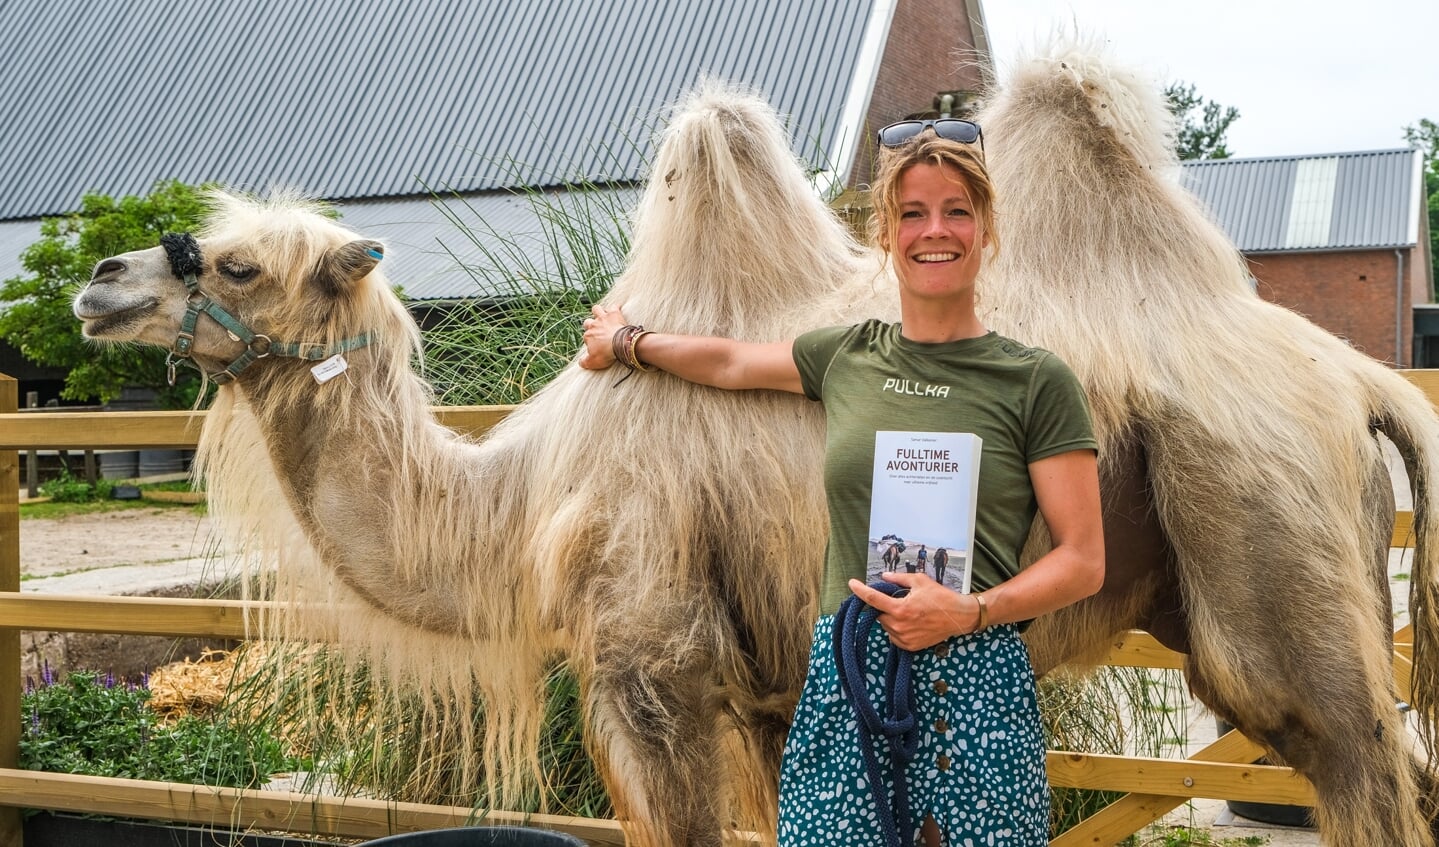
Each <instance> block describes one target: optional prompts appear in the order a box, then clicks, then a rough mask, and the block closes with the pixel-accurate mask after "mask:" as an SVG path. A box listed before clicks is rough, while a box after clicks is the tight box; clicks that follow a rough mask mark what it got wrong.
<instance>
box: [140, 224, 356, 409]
mask: <svg viewBox="0 0 1439 847" xmlns="http://www.w3.org/2000/svg"><path fill="white" fill-rule="evenodd" d="M160 246H161V247H163V248H165V255H166V257H167V258H169V260H170V270H171V272H172V273H174V274H175V276H177V277H179V278H180V279H182V280H184V282H185V290H187V291H189V292H190V297H189V299H188V300H187V301H186V304H185V316H184V317H183V318H181V319H180V331H179V333H177V334H176V336H175V343H174V344H173V345H171V347H170V353H169V355H168V356H166V357H165V368H166V376H167V378H168V379H169V382H170V384H171V385H174V384H175V366H176V365H178V364H180V363H181V362H183V363H185V364H188V365H190V366H191V367H193V368H194V369H195V370H197V371H200V372H201V373H202V374H204V375H205V376H206V377H208V378H209V379H212V380H214V381H215V384H216V385H224V384H226V383H228V382H233V381H234V380H235V378H236V377H238V376H239V375H240V372H241V371H243V370H245V369H246V368H248V367H249V366H250V365H252V364H254V363H255V362H257V361H259V360H261V359H266V358H269V357H271V356H282V357H285V358H290V359H304V360H305V361H307V362H318V361H321V360H323V359H328V358H330V357H331V356H335V355H338V354H340V353H348V352H350V351H351V350H358V349H360V348H361V347H364V346H366V345H368V344H369V343H370V342H371V341H373V340H374V337H373V336H372V335H371V334H370V333H368V332H362V333H360V334H359V335H352V336H350V337H349V338H345V339H341V340H340V341H337V342H335V343H334V344H316V343H306V342H286V341H272V340H271V339H270V336H268V335H265V334H264V333H257V332H253V331H252V330H251V329H250V328H249V327H247V326H245V324H244V323H242V322H241V321H240V319H239V318H236V317H235V316H234V315H232V314H230V312H228V311H227V310H226V309H225V307H224V306H221V305H220V304H219V303H216V302H215V301H214V300H212V299H210V297H209V296H208V295H206V294H205V293H204V292H203V291H201V290H200V276H199V275H200V271H201V270H202V269H203V268H204V260H203V258H202V257H201V254H200V245H199V243H198V242H196V241H195V237H194V236H192V235H191V234H190V233H188V232H179V233H175V232H167V233H165V235H163V236H161V238H160ZM202 314H204V315H209V316H210V318H211V319H213V320H214V321H215V322H216V323H218V324H219V325H220V326H222V327H224V328H225V331H226V332H227V333H229V334H230V337H231V338H233V339H235V340H236V341H241V342H244V344H245V350H244V352H242V353H241V354H240V355H238V356H236V357H235V358H234V359H233V360H232V361H231V362H230V364H228V365H226V366H225V369H224V370H221V371H218V372H216V373H208V372H206V371H205V369H204V368H201V367H200V365H199V364H198V363H197V362H196V361H195V359H194V349H195V327H196V325H198V324H199V322H200V315H202Z"/></svg>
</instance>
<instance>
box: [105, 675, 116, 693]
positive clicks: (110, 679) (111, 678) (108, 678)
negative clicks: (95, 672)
mask: <svg viewBox="0 0 1439 847" xmlns="http://www.w3.org/2000/svg"><path fill="white" fill-rule="evenodd" d="M114 687H115V672H114V671H110V672H109V673H107V674H105V688H106V689H107V690H108V689H111V688H114Z"/></svg>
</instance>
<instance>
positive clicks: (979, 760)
mask: <svg viewBox="0 0 1439 847" xmlns="http://www.w3.org/2000/svg"><path fill="white" fill-rule="evenodd" d="M833 626H834V617H833V616H832V615H826V616H824V617H822V618H820V619H819V622H818V623H816V624H815V629H814V641H813V643H812V644H811V645H810V654H809V655H810V659H809V676H808V677H807V678H806V679H805V684H804V693H803V694H801V695H800V701H799V706H798V707H797V708H796V709H795V715H794V725H793V726H792V727H791V728H790V732H789V740H788V741H787V742H786V744H785V750H784V764H783V766H782V768H781V770H780V786H779V844H780V847H818V845H826V847H837V846H838V845H870V844H882V843H883V836H882V835H881V834H880V830H879V816H878V812H877V811H876V809H875V802H874V798H873V796H872V794H871V792H870V787H869V784H868V783H869V778H868V776H867V775H866V771H865V764H864V757H863V754H862V753H861V751H860V749H859V743H860V742H859V729H858V724H857V722H856V718H855V716H854V711H853V710H852V709H851V708H850V704H849V701H848V700H847V699H845V697H844V695H843V694H842V693H841V692H840V685H839V675H838V673H837V671H836V668H835V658H834V648H833V644H832V641H831V632H832V629H833ZM888 648H889V636H888V635H887V634H886V633H885V631H884V630H883V629H882V628H881V627H879V626H878V625H875V626H874V628H873V629H872V630H871V631H870V637H869V643H868V646H867V648H866V651H865V656H866V661H867V667H866V673H865V677H866V680H867V684H868V685H869V689H870V696H871V697H872V698H874V699H875V700H876V701H878V700H879V699H880V696H881V694H880V688H881V684H882V683H883V680H884V656H885V652H886V651H887V650H888ZM912 678H913V680H914V695H915V697H914V699H915V714H916V715H917V716H918V718H919V720H920V725H921V737H920V744H919V751H918V752H917V753H916V754H915V757H914V759H913V760H912V761H911V762H910V763H909V766H908V769H907V777H908V780H909V805H910V811H911V820H910V821H908V822H907V823H908V825H909V827H910V832H911V834H912V837H917V835H918V833H919V829H920V825H921V824H922V823H923V821H924V819H925V818H926V817H933V818H934V820H935V822H936V823H938V824H939V828H940V831H941V832H943V833H944V843H945V844H946V845H950V847H1044V845H1047V844H1048V843H1049V782H1048V780H1047V779H1046V778H1045V772H1044V732H1043V729H1042V728H1041V725H1040V722H1039V703H1038V695H1037V694H1036V692H1035V686H1034V669H1033V667H1031V665H1030V663H1029V653H1028V652H1027V651H1026V650H1025V648H1024V644H1023V642H1021V641H1020V638H1019V632H1018V630H1017V629H1016V628H1015V627H1014V626H1013V625H1012V624H1011V625H1001V626H993V627H990V628H988V629H986V630H984V631H983V632H980V633H976V634H974V635H960V636H955V637H954V638H951V639H949V640H948V641H945V642H943V643H941V644H937V645H935V646H934V647H931V648H929V649H928V650H923V651H920V652H919V653H916V654H915V656H914V665H913V677H912ZM875 744H876V745H877V746H876V754H877V755H878V757H879V761H880V762H881V763H883V764H882V768H881V769H882V770H883V772H884V779H885V780H886V782H887V783H888V781H889V780H890V779H891V777H890V772H889V765H888V762H889V754H888V750H887V748H886V747H884V746H883V745H884V742H883V741H882V740H876V742H875ZM885 796H886V797H890V796H893V786H892V785H889V784H886V786H885ZM903 825H904V822H901V826H903ZM901 840H903V835H902V836H901ZM906 843H908V842H906Z"/></svg>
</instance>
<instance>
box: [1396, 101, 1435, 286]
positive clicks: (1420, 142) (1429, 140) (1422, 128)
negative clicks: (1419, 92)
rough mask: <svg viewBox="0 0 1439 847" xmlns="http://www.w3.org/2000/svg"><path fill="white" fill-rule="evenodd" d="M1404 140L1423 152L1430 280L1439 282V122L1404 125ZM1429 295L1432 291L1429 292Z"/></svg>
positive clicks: (1422, 120)
mask: <svg viewBox="0 0 1439 847" xmlns="http://www.w3.org/2000/svg"><path fill="white" fill-rule="evenodd" d="M1404 140H1405V141H1407V142H1409V146H1410V147H1413V148H1415V149H1417V150H1421V151H1423V153H1424V191H1425V193H1426V194H1427V195H1428V198H1429V199H1428V203H1429V262H1430V265H1431V267H1432V272H1431V274H1430V277H1429V279H1430V282H1431V284H1433V283H1434V282H1439V124H1435V123H1434V122H1433V121H1431V120H1429V119H1428V118H1420V119H1419V123H1418V124H1416V125H1414V126H1406V127H1404ZM1430 293H1431V295H1432V294H1433V292H1430Z"/></svg>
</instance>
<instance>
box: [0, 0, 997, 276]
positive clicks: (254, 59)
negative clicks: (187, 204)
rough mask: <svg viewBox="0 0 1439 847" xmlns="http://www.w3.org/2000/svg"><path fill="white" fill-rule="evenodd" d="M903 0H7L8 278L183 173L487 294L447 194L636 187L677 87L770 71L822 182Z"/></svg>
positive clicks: (409, 269)
mask: <svg viewBox="0 0 1439 847" xmlns="http://www.w3.org/2000/svg"><path fill="white" fill-rule="evenodd" d="M896 2H897V0H733V1H732V2H726V3H717V2H708V0H463V1H462V0H405V2H395V0H345V1H344V2H342V1H341V0H318V2H317V0H230V2H226V3H200V4H192V5H190V6H185V7H183V10H182V9H181V7H177V6H176V5H175V4H174V3H173V2H169V0H127V2H124V3H98V4H97V3H94V2H91V1H90V0H15V2H8V3H0V54H3V55H5V56H6V58H7V61H6V67H7V73H6V74H5V75H4V76H0V139H3V144H4V149H5V151H6V154H7V155H6V156H4V157H3V158H0V248H3V249H4V251H5V252H4V255H0V279H3V278H6V277H9V276H12V275H14V274H16V273H19V272H20V271H21V268H20V267H19V263H18V252H19V249H20V248H23V247H24V246H25V245H27V244H29V243H30V242H31V241H33V240H34V233H35V232H36V230H37V226H36V223H35V220H36V219H37V218H39V217H41V216H46V215H55V214H63V213H65V212H67V211H70V210H72V209H75V208H78V207H79V204H80V198H81V197H82V196H83V194H85V193H86V192H91V191H94V192H100V193H103V194H108V195H111V196H122V195H127V194H145V193H147V192H148V191H149V190H150V188H151V187H152V186H153V185H154V183H155V182H156V181H157V180H160V179H178V180H181V181H183V182H190V183H200V182H212V181H213V182H220V183H223V184H225V185H228V186H231V187H233V188H238V189H242V190H251V191H258V192H264V191H265V190H267V189H269V188H271V187H273V186H286V187H291V188H297V189H299V190H301V191H303V192H304V193H306V194H309V195H312V196H317V197H324V198H327V199H329V200H331V201H333V202H335V203H336V205H337V206H339V207H340V209H341V211H342V214H343V216H344V220H345V221H346V222H347V223H348V224H350V225H352V226H354V227H355V228H357V229H361V230H363V231H365V232H366V233H367V234H373V235H376V236H379V237H385V236H386V233H387V232H388V233H389V235H390V237H391V238H392V239H394V240H397V241H398V245H397V249H396V250H395V251H393V253H392V257H393V258H392V263H393V266H392V268H391V270H392V276H394V277H396V278H398V279H400V280H401V281H402V284H403V286H404V289H405V291H406V293H407V294H409V295H410V296H412V297H416V298H420V299H424V298H444V297H456V296H465V295H466V292H468V291H469V290H470V286H469V284H468V283H469V279H468V278H467V277H466V275H464V274H463V273H456V272H455V271H454V268H453V265H451V266H450V267H448V268H444V267H442V265H443V264H444V261H443V259H442V257H445V258H447V257H448V252H449V250H450V249H452V248H451V245H463V242H464V241H465V240H466V239H467V238H468V236H466V235H465V234H464V233H463V232H456V231H455V230H454V228H453V226H451V225H450V224H449V223H447V222H446V221H445V215H444V213H443V210H442V209H437V208H436V207H435V206H434V205H433V203H432V201H431V195H432V194H433V193H438V194H444V195H450V194H462V195H465V196H466V200H465V203H466V204H467V206H468V209H469V211H471V212H473V213H475V214H476V215H478V216H480V217H483V219H484V221H485V222H486V223H487V224H493V223H496V222H500V223H501V224H511V225H513V226H514V227H515V229H513V230H502V231H504V232H506V233H514V234H516V235H517V237H519V238H520V239H526V238H535V237H540V228H541V227H540V224H541V222H540V221H539V219H538V218H537V217H536V215H535V214H534V213H533V209H530V208H527V207H528V205H529V204H526V203H524V202H523V201H522V199H518V198H516V197H515V196H514V195H513V193H512V192H514V191H517V190H529V189H534V188H550V187H555V186H563V185H565V184H567V183H571V182H576V181H583V182H585V183H588V184H591V185H593V186H595V190H597V191H600V192H614V197H613V198H610V199H611V200H613V199H616V198H618V199H624V198H632V197H633V196H634V194H635V188H634V187H635V186H636V185H637V184H638V182H639V181H640V180H642V179H643V178H644V176H645V173H644V168H645V163H646V162H647V161H648V159H649V158H650V155H651V152H652V150H651V147H652V141H653V139H652V137H651V136H652V130H653V128H654V127H655V126H656V125H658V123H659V121H660V119H661V118H662V117H663V109H664V107H665V106H666V105H668V104H670V103H672V102H673V101H674V100H675V99H676V98H677V97H678V96H679V94H680V93H682V92H683V91H685V90H686V89H688V88H690V87H692V86H693V85H694V84H695V83H696V82H697V81H699V80H700V79H701V77H703V76H706V75H708V76H715V77H719V78H722V79H728V80H732V81H738V82H742V83H745V84H748V85H751V86H753V87H755V88H756V89H758V90H759V91H760V92H761V94H762V95H763V96H765V97H766V98H767V99H768V100H769V101H770V102H771V103H773V104H774V105H775V106H776V108H777V109H778V110H779V111H780V113H781V114H783V115H786V116H787V118H788V120H789V126H790V129H791V136H792V140H793V142H794V148H795V151H796V153H797V154H799V155H800V156H802V157H804V158H806V159H807V160H808V161H809V162H810V163H811V165H812V167H814V168H815V169H816V171H818V172H821V180H822V181H824V179H825V177H826V176H827V175H829V174H848V173H849V172H850V166H851V164H852V162H853V159H854V156H855V153H856V150H857V149H858V146H859V145H858V144H857V143H856V140H857V136H858V135H859V128H860V127H861V126H862V125H863V123H864V119H865V110H866V108H867V107H868V105H869V98H870V94H871V90H872V88H873V85H874V80H875V76H876V74H877V69H878V65H879V62H880V59H881V56H882V53H883V48H884V45H885V41H886V37H887V35H888V31H889V27H890V24H891V21H892V19H893V17H894V13H895V4H896ZM963 5H964V7H965V8H966V9H968V10H969V13H970V14H980V13H979V12H978V4H977V3H976V2H966V3H965V4H963ZM606 202H610V200H607V201H606ZM491 215H494V216H495V217H493V218H492V217H491ZM425 221H428V222H429V225H422V223H421V222H425ZM446 240H448V241H449V242H450V244H448V245H447V244H444V243H442V242H444V241H446ZM12 245H14V249H13V250H12V249H10V248H11V246H12ZM411 246H414V247H416V248H417V250H416V251H414V252H412V251H411V250H410V249H409V248H410V247H411ZM487 246H488V247H489V248H491V249H493V248H494V246H495V245H494V242H490V243H489V244H488V245H487Z"/></svg>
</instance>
